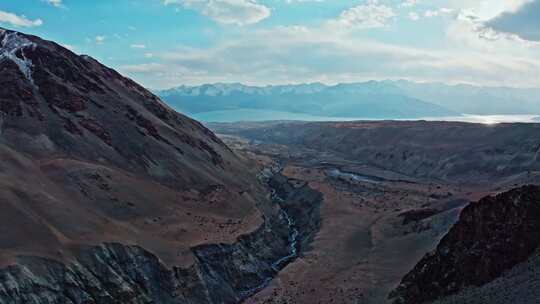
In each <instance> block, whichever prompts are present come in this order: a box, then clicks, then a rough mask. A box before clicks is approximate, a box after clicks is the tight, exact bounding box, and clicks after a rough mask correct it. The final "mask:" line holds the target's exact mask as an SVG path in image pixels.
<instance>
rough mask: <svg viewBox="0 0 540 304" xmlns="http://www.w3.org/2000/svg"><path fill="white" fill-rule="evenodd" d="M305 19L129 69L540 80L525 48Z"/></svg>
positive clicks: (156, 75)
mask: <svg viewBox="0 0 540 304" xmlns="http://www.w3.org/2000/svg"><path fill="white" fill-rule="evenodd" d="M329 30H330V29H326V28H318V29H310V28H306V27H302V26H294V27H276V28H273V29H268V30H255V31H253V32H250V33H247V32H246V33H244V34H242V35H240V36H236V37H234V38H232V37H231V38H229V39H226V40H224V41H223V42H222V43H220V44H217V45H215V46H214V47H211V48H205V49H201V48H191V47H181V48H178V49H176V50H170V51H167V52H164V53H158V54H155V56H154V57H153V63H151V64H143V65H132V66H125V67H123V68H122V70H123V71H124V72H127V73H130V74H132V77H134V78H136V79H138V80H140V81H142V82H143V83H145V85H147V86H150V87H154V88H166V87H172V86H176V85H179V84H200V83H207V82H245V83H249V84H280V83H299V82H317V81H320V82H325V83H337V82H351V81H361V80H369V79H399V78H405V79H411V80H416V81H441V82H450V83H459V82H465V83H475V84H482V85H514V86H515V85H518V86H527V85H531V86H532V85H540V60H538V59H535V58H539V56H537V57H534V56H532V55H531V54H529V55H527V54H526V53H523V54H518V53H514V54H511V53H505V52H502V53H501V52H498V51H497V50H496V49H495V48H494V49H492V50H489V51H484V50H476V49H474V48H469V50H467V51H462V50H461V49H460V48H459V47H460V46H459V45H458V46H457V47H456V48H455V49H454V48H449V49H440V50H436V49H422V48H415V47H405V46H398V45H392V44H387V43H381V42H375V41H371V40H367V39H365V38H359V37H357V36H355V35H354V33H348V32H337V33H336V32H329Z"/></svg>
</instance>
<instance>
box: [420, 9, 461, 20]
mask: <svg viewBox="0 0 540 304" xmlns="http://www.w3.org/2000/svg"><path fill="white" fill-rule="evenodd" d="M453 12H454V10H453V9H451V8H446V7H442V8H439V9H436V10H426V11H425V12H424V17H426V18H431V17H437V16H442V15H448V14H451V13H453Z"/></svg>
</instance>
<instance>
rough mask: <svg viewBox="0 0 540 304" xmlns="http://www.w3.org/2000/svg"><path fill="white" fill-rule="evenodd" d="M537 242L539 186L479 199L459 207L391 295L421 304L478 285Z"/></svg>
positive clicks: (520, 259) (526, 255)
mask: <svg viewBox="0 0 540 304" xmlns="http://www.w3.org/2000/svg"><path fill="white" fill-rule="evenodd" d="M539 245H540V187H538V186H524V187H521V188H517V189H514V190H511V191H508V192H505V193H502V194H499V195H497V196H495V197H491V196H489V197H486V198H483V199H482V200H480V201H479V202H477V203H471V204H470V205H469V206H467V207H466V208H465V209H464V210H463V211H462V213H461V215H460V219H459V221H458V222H457V223H456V224H455V225H454V226H453V227H452V228H451V229H450V231H449V232H448V234H447V235H446V236H445V237H444V238H443V239H442V240H441V242H440V243H439V245H438V246H437V248H436V249H435V251H433V252H431V253H429V254H427V255H426V256H425V257H424V258H423V259H422V260H421V261H420V262H418V264H417V265H416V266H415V267H414V269H413V270H412V271H411V272H410V273H409V274H407V275H406V276H405V277H404V278H403V280H402V282H401V284H400V286H399V287H398V288H397V289H396V290H395V291H394V292H393V293H392V294H391V297H392V298H395V303H424V302H428V301H432V300H435V299H437V298H440V297H444V296H447V295H451V294H454V293H457V292H459V291H462V290H464V289H465V288H467V287H473V286H481V285H483V284H486V283H488V282H490V281H493V280H494V279H496V278H497V277H499V276H501V274H503V272H505V271H507V270H509V269H511V268H512V267H514V266H516V265H517V264H519V263H522V262H524V261H526V260H527V259H528V258H529V257H530V256H531V255H532V254H533V253H534V252H535V250H536V249H537V248H538V247H539Z"/></svg>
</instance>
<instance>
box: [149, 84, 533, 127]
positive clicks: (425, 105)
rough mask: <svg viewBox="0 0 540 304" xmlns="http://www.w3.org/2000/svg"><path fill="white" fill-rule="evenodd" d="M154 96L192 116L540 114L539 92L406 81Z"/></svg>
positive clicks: (195, 89) (190, 90) (230, 87)
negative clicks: (224, 113) (274, 113)
mask: <svg viewBox="0 0 540 304" xmlns="http://www.w3.org/2000/svg"><path fill="white" fill-rule="evenodd" d="M157 94H158V95H159V96H160V97H161V98H162V99H163V100H165V101H166V102H167V103H169V104H170V105H171V106H173V107H174V108H175V109H177V110H179V111H181V112H184V113H187V114H190V115H197V114H201V113H208V112H215V111H237V110H256V111H279V112H280V113H281V112H286V113H298V114H307V115H313V116H323V117H343V118H372V119H407V118H410V119H415V118H423V117H441V116H453V115H459V114H463V113H466V114H478V115H495V114H499V115H504V114H538V113H540V98H538V96H540V89H514V88H502V87H497V88H495V87H476V86H471V85H446V84H439V83H415V82H410V81H405V80H398V81H389V80H387V81H368V82H362V83H347V84H337V85H333V86H329V85H325V84H322V83H311V84H300V85H279V86H264V87H256V86H247V85H243V84H238V83H233V84H223V83H217V84H205V85H201V86H180V87H177V88H172V89H169V90H163V91H158V92H157Z"/></svg>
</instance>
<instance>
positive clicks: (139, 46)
mask: <svg viewBox="0 0 540 304" xmlns="http://www.w3.org/2000/svg"><path fill="white" fill-rule="evenodd" d="M129 47H130V48H132V49H145V48H146V45H144V44H132V45H130V46H129Z"/></svg>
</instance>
